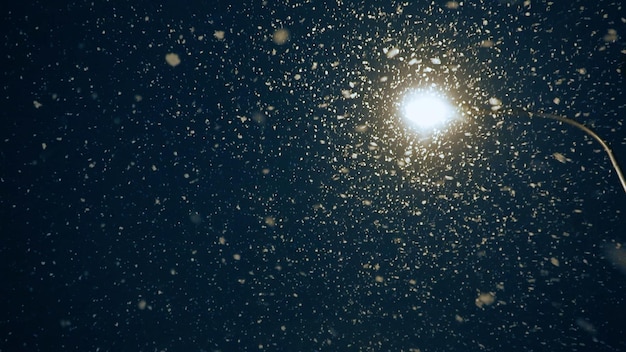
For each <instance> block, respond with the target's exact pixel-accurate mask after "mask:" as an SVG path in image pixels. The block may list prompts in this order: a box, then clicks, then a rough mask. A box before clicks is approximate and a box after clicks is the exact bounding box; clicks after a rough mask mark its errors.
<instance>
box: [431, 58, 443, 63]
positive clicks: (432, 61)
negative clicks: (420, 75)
mask: <svg viewBox="0 0 626 352" xmlns="http://www.w3.org/2000/svg"><path fill="white" fill-rule="evenodd" d="M430 62H431V63H432V64H433V65H441V59H440V58H438V57H431V58H430Z"/></svg>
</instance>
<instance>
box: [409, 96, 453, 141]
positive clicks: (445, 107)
mask: <svg viewBox="0 0 626 352" xmlns="http://www.w3.org/2000/svg"><path fill="white" fill-rule="evenodd" d="M401 109H402V116H403V118H404V119H405V120H406V121H407V122H408V124H409V125H410V126H411V127H413V128H415V129H417V130H419V131H421V132H428V131H432V130H436V129H438V128H440V127H442V126H444V125H445V124H446V123H447V122H448V121H449V120H451V119H452V118H453V117H454V109H453V108H452V106H450V104H449V103H448V102H447V101H446V100H445V99H444V98H443V97H441V96H440V95H438V94H436V93H434V92H414V93H411V94H408V95H407V96H406V97H405V98H404V101H403V102H402V108H401Z"/></svg>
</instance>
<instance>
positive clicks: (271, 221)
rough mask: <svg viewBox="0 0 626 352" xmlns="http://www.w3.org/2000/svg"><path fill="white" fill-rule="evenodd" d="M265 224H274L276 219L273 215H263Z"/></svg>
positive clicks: (272, 225)
mask: <svg viewBox="0 0 626 352" xmlns="http://www.w3.org/2000/svg"><path fill="white" fill-rule="evenodd" d="M265 225H267V226H269V227H274V226H276V219H274V217H273V216H266V217H265Z"/></svg>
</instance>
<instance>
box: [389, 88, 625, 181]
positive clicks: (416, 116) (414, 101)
mask: <svg viewBox="0 0 626 352" xmlns="http://www.w3.org/2000/svg"><path fill="white" fill-rule="evenodd" d="M401 107H402V108H401V110H402V115H403V118H404V119H405V120H406V121H407V122H408V124H409V125H410V127H412V128H414V129H416V130H417V131H418V132H419V133H425V132H427V131H429V130H437V129H440V128H442V127H443V126H444V125H445V124H446V123H448V122H450V121H451V120H452V119H453V118H454V117H455V116H457V115H458V113H457V112H456V109H454V107H453V106H452V105H451V104H449V103H448V102H447V101H446V99H445V98H444V97H443V95H442V94H440V93H438V92H436V91H434V90H428V91H420V90H416V91H413V92H411V93H409V94H407V95H406V96H405V98H404V100H403V101H402V104H401ZM472 110H474V111H477V112H482V113H491V114H494V113H495V114H505V113H506V114H520V115H526V116H528V117H530V118H533V117H541V118H544V119H551V120H557V121H561V122H564V123H566V124H568V125H570V126H574V127H576V128H578V129H579V130H581V131H583V132H585V133H586V134H588V135H589V136H591V137H592V138H593V139H595V140H596V141H598V143H600V145H602V148H603V149H604V151H605V152H606V154H607V155H608V156H609V159H610V160H611V164H612V165H613V169H614V170H615V173H616V174H617V177H618V179H619V182H620V183H621V185H622V188H623V189H624V193H626V177H624V173H623V172H622V169H621V168H620V166H619V164H618V162H617V159H616V158H615V155H614V154H613V151H612V150H611V148H610V147H609V145H608V144H607V143H606V142H605V141H604V140H603V139H602V138H600V136H598V134H597V133H595V132H594V131H593V130H592V129H590V128H589V127H587V126H585V125H583V124H582V123H580V122H578V121H575V120H572V119H570V118H568V117H565V116H561V115H556V114H550V113H545V112H532V111H527V110H524V109H521V108H518V109H508V110H493V111H492V110H488V109H481V108H476V107H474V108H472Z"/></svg>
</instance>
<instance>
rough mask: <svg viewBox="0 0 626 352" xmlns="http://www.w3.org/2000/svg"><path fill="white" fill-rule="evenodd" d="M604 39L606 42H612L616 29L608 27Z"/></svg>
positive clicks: (615, 39)
mask: <svg viewBox="0 0 626 352" xmlns="http://www.w3.org/2000/svg"><path fill="white" fill-rule="evenodd" d="M604 41H605V42H607V43H613V42H616V41H617V31H616V30H615V29H613V28H610V29H609V30H608V31H606V34H605V35H604Z"/></svg>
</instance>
